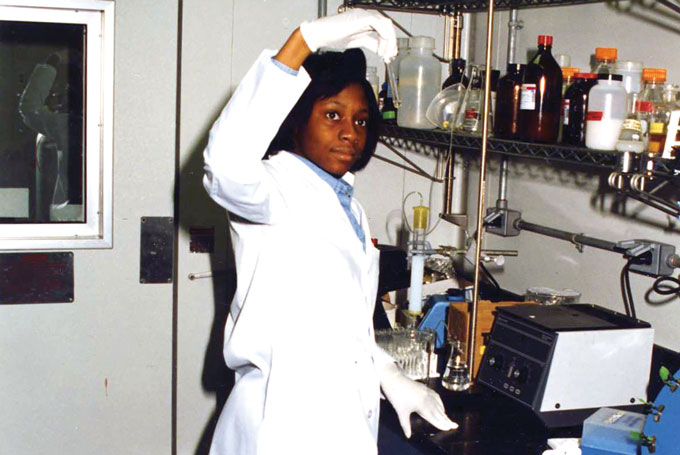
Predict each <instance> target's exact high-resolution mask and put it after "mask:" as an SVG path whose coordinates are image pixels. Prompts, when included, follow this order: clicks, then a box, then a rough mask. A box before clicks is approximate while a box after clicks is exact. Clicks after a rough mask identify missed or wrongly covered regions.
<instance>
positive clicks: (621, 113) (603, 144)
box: [586, 73, 627, 150]
mask: <svg viewBox="0 0 680 455" xmlns="http://www.w3.org/2000/svg"><path fill="white" fill-rule="evenodd" d="M622 81H623V77H622V76H621V75H620V74H607V73H600V74H598V75H597V85H596V86H595V87H593V88H592V89H590V94H589V95H588V113H587V114H586V147H588V148H590V149H596V150H615V149H616V141H617V140H618V138H619V134H620V133H621V127H622V126H623V121H624V120H625V119H626V95H627V94H626V89H624V88H623V82H622Z"/></svg>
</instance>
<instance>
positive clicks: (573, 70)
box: [562, 66, 581, 79]
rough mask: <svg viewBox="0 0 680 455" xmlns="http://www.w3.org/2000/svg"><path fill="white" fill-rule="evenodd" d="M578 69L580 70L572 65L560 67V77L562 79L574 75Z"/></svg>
mask: <svg viewBox="0 0 680 455" xmlns="http://www.w3.org/2000/svg"><path fill="white" fill-rule="evenodd" d="M579 71H581V69H580V68H574V67H571V66H567V67H565V68H562V77H563V78H564V79H567V78H570V77H574V75H575V74H576V73H578V72H579Z"/></svg>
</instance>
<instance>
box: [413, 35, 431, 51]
mask: <svg viewBox="0 0 680 455" xmlns="http://www.w3.org/2000/svg"><path fill="white" fill-rule="evenodd" d="M408 48H409V49H434V38H432V37H431V36H412V37H410V38H409V39H408Z"/></svg>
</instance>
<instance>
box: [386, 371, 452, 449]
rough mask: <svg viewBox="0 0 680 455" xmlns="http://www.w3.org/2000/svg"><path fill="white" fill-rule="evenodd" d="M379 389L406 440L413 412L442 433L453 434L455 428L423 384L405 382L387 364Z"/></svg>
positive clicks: (439, 399)
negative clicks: (392, 408)
mask: <svg viewBox="0 0 680 455" xmlns="http://www.w3.org/2000/svg"><path fill="white" fill-rule="evenodd" d="M380 387H382V390H383V393H384V394H385V397H386V398H387V399H388V400H389V402H390V403H391V404H392V407H394V410H395V411H397V416H399V423H400V424H401V428H402V430H404V434H405V435H406V437H407V438H410V437H411V420H410V418H411V414H412V413H414V412H416V413H418V415H420V416H421V417H422V418H424V419H425V420H427V421H428V422H430V423H431V424H432V425H434V426H435V427H437V428H439V429H440V430H442V431H448V430H455V429H456V428H458V424H457V423H455V422H453V421H451V420H450V419H449V418H448V417H447V416H446V411H445V410H444V403H442V399H441V398H440V397H439V395H438V394H437V392H435V391H434V390H432V389H430V388H429V387H427V386H426V385H425V384H421V383H420V382H417V381H414V380H412V379H409V378H408V377H407V376H406V375H405V374H404V373H402V372H401V370H400V369H399V367H398V366H397V365H396V364H395V363H393V362H391V363H389V364H387V366H385V367H383V370H382V371H381V372H380Z"/></svg>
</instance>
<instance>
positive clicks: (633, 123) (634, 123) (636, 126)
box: [621, 118, 642, 134]
mask: <svg viewBox="0 0 680 455" xmlns="http://www.w3.org/2000/svg"><path fill="white" fill-rule="evenodd" d="M621 129H622V130H629V131H630V132H631V133H638V134H642V122H640V120H638V119H634V118H627V119H626V120H624V121H623V127H622V128H621Z"/></svg>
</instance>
